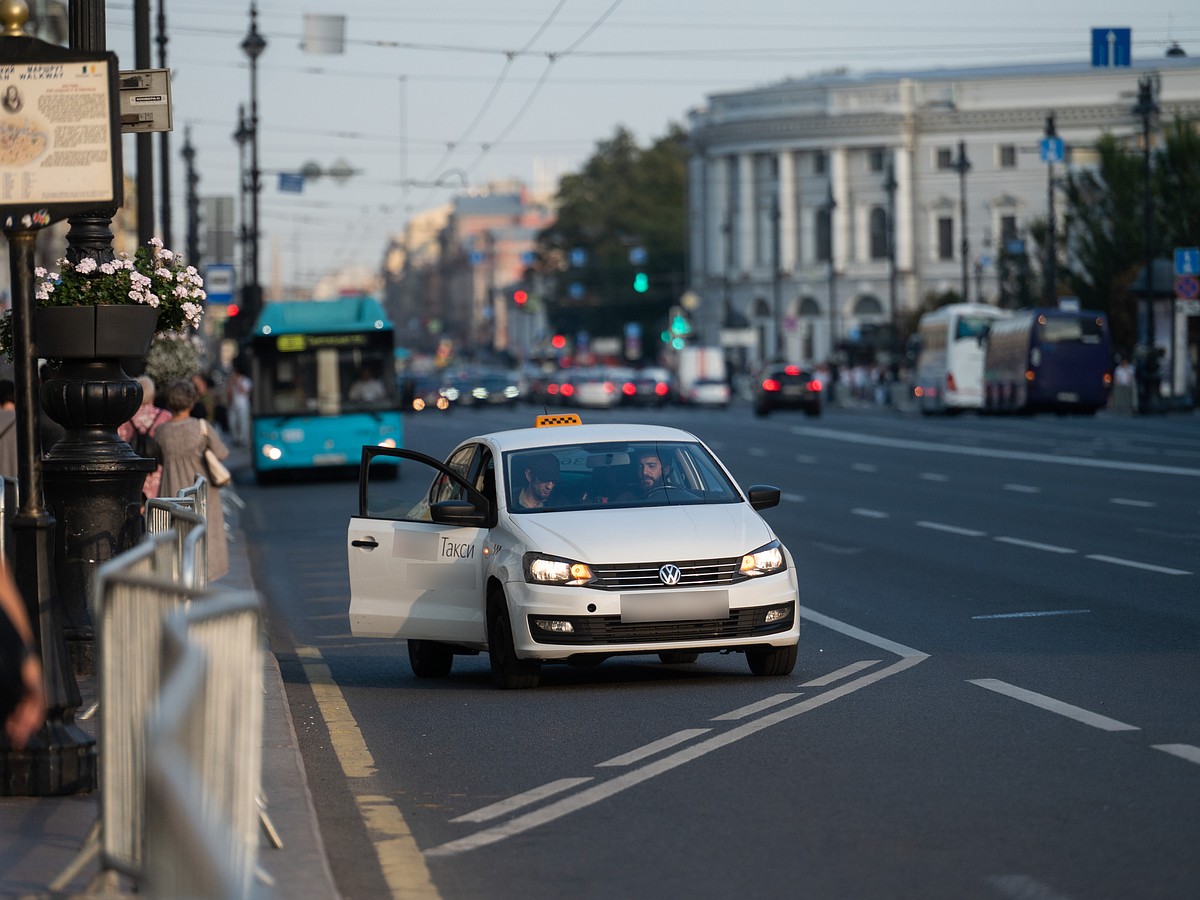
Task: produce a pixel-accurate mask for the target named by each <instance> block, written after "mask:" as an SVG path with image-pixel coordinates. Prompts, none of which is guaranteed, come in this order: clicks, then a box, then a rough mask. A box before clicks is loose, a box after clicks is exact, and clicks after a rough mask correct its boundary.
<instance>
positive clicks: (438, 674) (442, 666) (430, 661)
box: [408, 641, 454, 678]
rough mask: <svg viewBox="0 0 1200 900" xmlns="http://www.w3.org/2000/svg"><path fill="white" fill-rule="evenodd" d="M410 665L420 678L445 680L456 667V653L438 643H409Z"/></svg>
mask: <svg viewBox="0 0 1200 900" xmlns="http://www.w3.org/2000/svg"><path fill="white" fill-rule="evenodd" d="M408 664H409V665H410V666H412V670H413V674H414V675H416V676H417V677H418V678H445V677H446V676H447V675H449V674H450V667H451V666H452V665H454V651H453V650H451V649H450V647H449V646H447V645H446V644H439V643H438V642H437V641H409V642H408Z"/></svg>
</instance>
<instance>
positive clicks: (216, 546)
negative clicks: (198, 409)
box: [154, 379, 229, 581]
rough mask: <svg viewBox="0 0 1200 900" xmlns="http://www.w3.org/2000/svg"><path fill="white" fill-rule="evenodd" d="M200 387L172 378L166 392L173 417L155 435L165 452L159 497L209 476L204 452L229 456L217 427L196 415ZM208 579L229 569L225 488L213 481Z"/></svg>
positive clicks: (214, 578) (210, 484)
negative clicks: (193, 414) (222, 494)
mask: <svg viewBox="0 0 1200 900" xmlns="http://www.w3.org/2000/svg"><path fill="white" fill-rule="evenodd" d="M198 400H199V397H198V396H197V392H196V386H195V385H194V384H193V383H192V382H191V381H188V380H186V379H180V380H179V381H172V382H171V383H170V384H169V385H167V389H166V391H165V392H164V393H163V405H164V406H166V408H167V409H168V410H170V412H171V419H170V420H169V421H167V422H163V423H162V424H161V425H159V426H158V429H157V430H156V431H155V433H154V436H155V438H156V439H157V440H158V443H159V445H160V446H161V447H162V451H163V473H162V481H161V482H160V483H159V487H158V496H160V497H175V496H176V495H178V493H179V492H180V491H181V490H183V489H184V488H186V487H190V486H191V485H193V484H195V483H196V478H197V477H198V476H200V475H203V476H204V477H205V478H209V474H208V467H207V466H206V465H205V463H204V451H205V450H212V451H213V453H215V454H216V456H217V458H218V459H225V458H226V457H227V456H229V448H228V447H226V446H225V444H224V442H223V441H222V440H221V437H220V435H218V434H217V430H216V428H214V427H213V426H212V425H211V424H209V423H208V422H207V421H206V420H204V419H196V418H193V417H192V408H193V407H194V406H195V405H196V403H197V401H198ZM207 524H208V580H209V581H216V580H217V579H218V578H220V577H222V576H223V575H225V574H226V573H227V572H228V571H229V548H228V546H227V544H226V541H227V538H226V535H225V514H224V512H223V510H222V509H221V490H220V488H218V487H216V486H215V485H213V484H212V483H211V478H210V479H209V488H208V523H207Z"/></svg>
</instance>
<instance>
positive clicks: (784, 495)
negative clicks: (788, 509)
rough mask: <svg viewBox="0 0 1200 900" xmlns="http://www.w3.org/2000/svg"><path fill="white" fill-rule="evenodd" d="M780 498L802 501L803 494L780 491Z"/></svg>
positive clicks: (791, 501)
mask: <svg viewBox="0 0 1200 900" xmlns="http://www.w3.org/2000/svg"><path fill="white" fill-rule="evenodd" d="M779 497H780V499H783V500H786V501H788V503H803V502H804V495H803V494H789V493H788V492H787V491H782V492H780V494H779Z"/></svg>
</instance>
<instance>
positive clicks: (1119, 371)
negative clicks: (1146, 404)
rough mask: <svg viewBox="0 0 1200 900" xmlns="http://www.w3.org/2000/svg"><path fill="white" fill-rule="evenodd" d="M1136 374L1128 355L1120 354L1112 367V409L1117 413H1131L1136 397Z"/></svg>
mask: <svg viewBox="0 0 1200 900" xmlns="http://www.w3.org/2000/svg"><path fill="white" fill-rule="evenodd" d="M1136 395H1137V375H1136V373H1135V371H1134V368H1133V363H1131V362H1130V361H1129V357H1128V356H1122V357H1121V361H1120V362H1119V363H1117V367H1116V368H1115V369H1113V390H1112V409H1113V412H1117V413H1132V412H1133V404H1134V401H1135V400H1136V399H1137V397H1136Z"/></svg>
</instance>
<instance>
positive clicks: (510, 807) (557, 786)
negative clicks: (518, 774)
mask: <svg viewBox="0 0 1200 900" xmlns="http://www.w3.org/2000/svg"><path fill="white" fill-rule="evenodd" d="M593 780H595V779H593V778H592V777H591V776H588V777H586V778H560V779H558V781H551V782H550V783H549V784H543V785H542V786H541V787H536V788H534V789H533V790H531V791H525V793H523V794H517V795H516V796H515V797H508V798H507V799H505V800H501V801H500V802H499V803H493V804H491V805H490V806H485V807H483V808H482V809H477V810H475V811H474V812H469V813H466V814H464V815H461V816H459V817H458V818H456V819H451V820H450V821H451V822H487V821H489V820H491V819H499V818H500V817H501V816H507V815H508V814H509V813H511V812H516V811H517V810H518V809H521V808H522V807H525V806H532V805H533V804H535V803H540V802H541V801H543V800H545V799H547V798H549V797H553V796H554V795H555V794H561V793H562V792H563V791H569V790H570V789H571V788H574V787H579V785H581V784H585V783H586V782H589V781H593Z"/></svg>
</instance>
